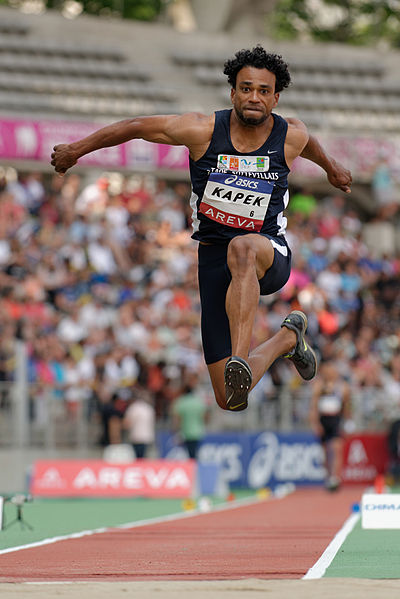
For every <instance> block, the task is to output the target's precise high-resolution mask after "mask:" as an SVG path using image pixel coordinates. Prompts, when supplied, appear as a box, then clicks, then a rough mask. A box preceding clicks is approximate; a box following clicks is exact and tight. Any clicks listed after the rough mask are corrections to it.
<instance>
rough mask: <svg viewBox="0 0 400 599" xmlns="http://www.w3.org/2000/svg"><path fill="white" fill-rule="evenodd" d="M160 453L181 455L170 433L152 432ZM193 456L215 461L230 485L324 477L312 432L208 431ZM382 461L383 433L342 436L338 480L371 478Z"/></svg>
mask: <svg viewBox="0 0 400 599" xmlns="http://www.w3.org/2000/svg"><path fill="white" fill-rule="evenodd" d="M158 447H159V452H160V455H161V456H163V457H165V458H167V459H170V460H173V459H184V458H185V456H186V455H187V454H186V452H185V449H184V448H183V447H182V446H179V445H176V443H175V437H174V436H172V435H171V434H170V433H160V434H159V436H158ZM198 456H199V460H200V461H201V462H203V463H216V464H218V465H219V466H220V468H221V473H222V477H223V479H224V481H225V482H226V483H227V484H229V486H230V487H232V488H234V487H246V488H254V489H257V488H262V487H271V488H274V487H275V486H276V485H279V484H282V483H283V484H284V483H288V482H289V483H294V484H296V485H315V484H322V483H323V482H324V480H325V477H326V471H325V464H324V453H323V449H322V446H321V444H320V442H319V440H318V439H317V438H316V437H315V435H314V434H313V433H312V432H307V431H306V432H293V433H278V432H272V431H267V432H259V433H240V432H238V433H230V432H229V433H223V432H222V433H213V434H208V435H206V436H205V437H204V439H203V441H202V443H201V446H200V448H199V453H198ZM387 463H388V453H387V447H386V436H385V435H384V434H382V433H374V434H373V433H360V434H357V435H351V436H348V437H346V439H345V444H344V465H343V482H345V483H351V484H353V483H365V484H370V483H372V482H374V480H375V478H376V476H377V474H379V473H382V472H384V471H385V469H386V466H387Z"/></svg>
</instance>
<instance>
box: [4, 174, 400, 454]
mask: <svg viewBox="0 0 400 599" xmlns="http://www.w3.org/2000/svg"><path fill="white" fill-rule="evenodd" d="M86 177H87V174H86V175H81V174H79V173H78V174H75V173H73V174H68V175H66V176H65V177H59V176H50V175H43V174H41V173H34V172H29V173H22V172H20V173H16V172H15V171H14V170H13V169H2V170H1V171H0V289H1V291H0V331H1V334H0V382H1V383H2V385H3V386H2V399H1V401H2V402H3V406H4V404H5V402H6V401H7V394H6V393H5V392H4V390H3V389H6V385H7V383H9V382H11V381H13V380H14V378H15V359H14V347H15V340H16V339H23V340H24V341H25V342H26V347H27V350H28V377H29V384H30V389H31V400H32V410H31V411H32V414H31V417H32V418H33V419H34V418H35V417H37V413H38V412H39V408H38V406H39V405H40V398H41V397H43V396H45V395H46V397H48V396H49V394H50V396H51V400H52V401H53V400H54V401H55V402H59V405H62V406H63V410H65V418H66V419H71V420H73V419H74V418H76V414H77V413H79V414H81V416H80V417H82V412H81V411H79V410H78V407H79V406H81V405H83V404H84V405H85V416H84V417H85V418H89V419H91V418H97V419H99V421H101V422H102V425H103V427H102V435H101V439H99V442H100V443H102V444H108V443H109V442H110V441H117V442H118V439H119V436H120V435H121V432H120V431H119V430H118V427H117V429H115V428H112V429H110V426H109V423H110V421H112V420H113V419H114V421H115V418H117V419H118V418H120V419H122V417H123V414H124V412H125V411H126V409H127V407H128V406H129V405H130V404H131V403H132V402H133V401H135V399H137V398H142V399H143V398H145V400H146V401H147V402H149V403H150V404H151V405H153V407H154V410H155V416H156V422H157V425H158V426H163V425H166V424H168V423H169V421H170V417H171V415H172V406H173V404H174V402H175V401H176V400H177V398H179V397H180V396H181V395H182V394H183V392H184V389H185V388H186V387H187V384H188V381H191V380H193V376H195V377H196V386H197V390H196V392H197V393H199V395H200V396H201V397H203V399H204V402H205V403H207V404H212V403H213V399H212V392H211V388H210V384H209V381H208V373H207V370H206V367H205V364H204V361H203V356H202V350H201V339H200V326H199V319H200V314H199V297H198V289H197V268H196V265H197V244H196V242H194V241H193V240H192V239H191V229H190V227H191V222H190V219H191V209H190V203H189V199H190V186H189V184H188V183H187V182H178V183H177V182H173V183H172V182H168V181H165V180H162V179H156V178H155V177H153V176H150V175H148V176H129V177H128V176H123V175H121V174H119V173H104V174H102V175H101V176H98V177H96V178H95V179H93V180H92V181H88V179H87V178H86ZM350 200H351V198H350V199H348V198H347V197H343V196H342V195H332V196H329V197H325V198H322V199H321V198H319V199H318V201H316V198H315V197H314V196H313V195H312V194H311V193H309V192H308V191H307V190H294V193H292V200H291V203H290V205H289V208H290V210H289V213H288V221H289V223H288V235H287V238H288V241H289V244H290V246H291V248H292V252H293V269H292V274H291V276H290V279H289V281H288V283H287V284H286V286H285V287H284V289H283V290H282V291H281V292H280V293H278V294H275V295H273V296H268V297H265V298H262V299H261V303H260V310H259V312H258V315H257V326H256V327H255V331H256V333H255V338H254V343H255V344H256V343H259V342H260V341H262V340H264V339H266V338H267V337H269V336H271V335H272V334H273V333H274V332H275V331H277V330H278V329H279V327H280V324H281V322H282V320H283V318H284V317H285V316H286V315H287V313H288V311H290V310H291V309H296V308H301V309H302V310H304V311H305V312H306V313H307V315H308V318H309V337H310V339H312V340H313V345H314V346H315V347H316V349H317V352H318V354H319V357H320V359H321V360H322V361H329V362H330V363H332V364H333V365H334V367H335V368H336V369H337V371H338V372H339V373H340V376H341V377H342V378H343V379H344V380H346V381H347V383H348V384H349V385H350V388H351V398H352V402H351V403H352V416H351V420H352V421H351V422H349V423H348V426H349V430H350V428H351V426H353V427H362V428H370V429H374V430H379V429H380V428H382V427H385V428H386V425H387V423H388V422H390V421H392V420H394V419H396V418H398V417H400V294H399V285H400V278H399V274H400V273H399V271H400V259H399V251H398V245H397V243H396V231H397V227H396V219H397V204H395V209H394V210H392V212H391V220H390V221H387V220H386V221H385V220H384V219H382V218H379V215H378V213H377V218H376V219H374V218H370V219H368V222H366V219H365V218H361V216H360V214H359V213H358V212H357V210H356V209H355V207H354V205H353V203H352V202H351V201H350ZM283 388H285V389H286V390H287V389H288V390H289V391H290V393H291V397H292V399H293V402H292V405H293V408H292V409H293V419H294V421H295V424H296V423H297V425H298V426H299V427H300V426H301V427H303V428H304V427H305V426H307V416H306V414H307V402H308V401H309V398H310V396H311V385H309V384H303V383H302V382H301V381H300V380H299V378H298V376H297V374H296V371H295V370H294V368H293V366H292V365H291V363H290V362H288V361H287V360H278V361H277V362H276V363H275V364H274V365H273V367H272V368H271V369H270V371H269V372H268V373H267V374H266V375H265V376H264V378H263V379H262V380H261V381H260V383H259V384H258V385H257V387H256V388H255V389H254V390H253V392H252V396H253V402H254V404H255V405H258V406H260V408H263V407H268V405H272V404H273V403H274V402H275V404H276V402H277V398H279V396H280V392H281V390H282V389H283ZM260 413H265V414H267V413H268V410H265V412H263V411H262V410H261V411H260ZM261 425H262V427H263V428H266V427H268V426H269V425H270V423H269V422H262V423H261ZM110 430H112V431H113V432H110ZM110 435H111V436H112V438H110Z"/></svg>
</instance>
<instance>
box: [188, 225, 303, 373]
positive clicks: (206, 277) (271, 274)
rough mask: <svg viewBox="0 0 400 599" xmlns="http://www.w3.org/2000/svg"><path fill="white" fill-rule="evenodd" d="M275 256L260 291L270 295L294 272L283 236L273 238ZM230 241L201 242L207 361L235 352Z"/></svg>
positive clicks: (211, 361)
mask: <svg viewBox="0 0 400 599" xmlns="http://www.w3.org/2000/svg"><path fill="white" fill-rule="evenodd" d="M264 236H265V237H267V238H268V239H270V240H271V242H272V244H273V246H274V249H275V256H274V261H273V263H272V266H271V268H269V269H268V271H267V272H266V273H265V275H264V277H263V278H262V279H260V281H259V283H260V294H261V295H269V294H271V293H275V292H276V291H279V289H282V287H283V286H284V285H285V283H286V282H287V280H288V278H289V275H290V266H291V258H292V254H291V251H290V249H289V247H288V245H287V243H286V240H285V239H284V238H283V237H270V236H269V235H264ZM227 251H228V244H225V245H202V244H201V243H200V244H199V250H198V253H199V262H198V268H199V289H200V302H201V336H202V341H203V351H204V358H205V361H206V364H212V363H213V362H218V360H222V359H223V358H227V357H229V356H230V355H231V352H232V345H231V335H230V330H229V320H228V316H227V314H226V311H225V299H226V292H227V290H228V287H229V284H230V282H231V278H232V276H231V273H230V270H229V268H228V265H227Z"/></svg>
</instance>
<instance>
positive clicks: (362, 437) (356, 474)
mask: <svg viewBox="0 0 400 599" xmlns="http://www.w3.org/2000/svg"><path fill="white" fill-rule="evenodd" d="M388 462H389V454H388V446H387V435H385V434H383V433H360V434H358V435H349V436H348V437H346V439H345V445H344V463H343V471H342V478H343V482H349V483H372V482H374V480H375V478H376V476H377V475H378V474H382V473H384V472H385V470H386V468H387V465H388Z"/></svg>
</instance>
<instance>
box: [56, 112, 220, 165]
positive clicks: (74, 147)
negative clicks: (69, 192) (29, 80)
mask: <svg viewBox="0 0 400 599" xmlns="http://www.w3.org/2000/svg"><path fill="white" fill-rule="evenodd" d="M212 127H213V117H207V116H204V115H202V114H198V113H187V114H183V115H165V116H163V115H159V116H149V117H136V118H133V119H127V120H124V121H118V122H116V123H113V124H111V125H107V126H106V127H102V128H101V129H99V130H98V131H95V132H94V133H92V134H91V135H88V136H87V137H85V138H83V139H80V140H78V141H76V142H73V143H71V144H60V145H57V146H54V148H53V150H54V151H53V153H52V155H51V159H52V160H51V164H52V165H53V166H54V168H55V171H56V172H57V173H59V174H60V175H63V174H64V173H65V172H66V171H67V170H68V169H69V168H71V167H72V166H74V164H76V163H77V161H78V160H79V158H81V157H82V156H84V155H85V154H89V153H90V152H94V151H95V150H99V149H100V148H107V147H110V146H117V145H119V144H122V143H124V142H126V141H129V140H130V139H144V140H146V141H151V142H155V143H162V144H170V145H179V146H180V145H183V146H187V147H188V148H189V150H190V151H191V152H192V151H194V152H196V148H197V147H201V146H202V144H206V143H207V142H208V141H209V139H211V134H212Z"/></svg>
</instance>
